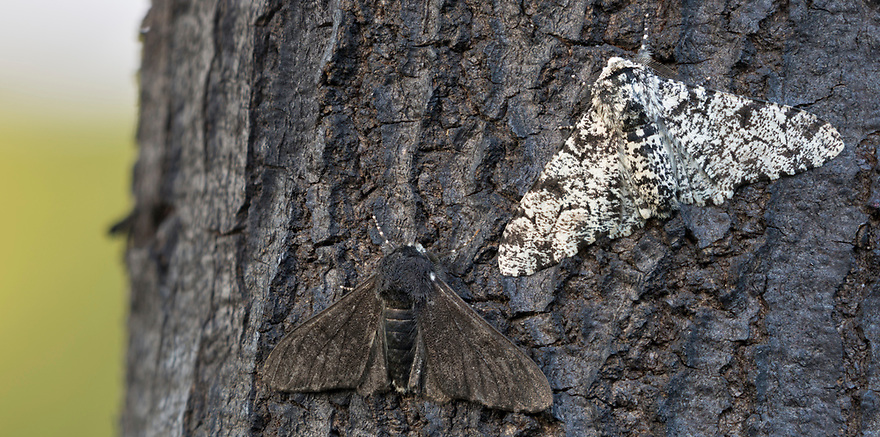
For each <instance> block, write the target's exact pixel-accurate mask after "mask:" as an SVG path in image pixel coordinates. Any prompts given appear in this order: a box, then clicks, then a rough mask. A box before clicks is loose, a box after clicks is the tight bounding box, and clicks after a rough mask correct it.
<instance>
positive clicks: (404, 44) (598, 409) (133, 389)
mask: <svg viewBox="0 0 880 437" xmlns="http://www.w3.org/2000/svg"><path fill="white" fill-rule="evenodd" d="M646 12H649V13H651V14H652V15H653V18H652V19H651V21H650V24H649V32H650V34H651V39H652V46H653V47H654V52H655V58H657V59H659V60H660V61H662V62H663V63H665V64H667V65H668V66H670V67H671V68H673V69H677V73H678V75H679V77H680V78H681V79H683V80H685V81H689V82H692V83H699V84H703V85H708V86H710V87H713V88H717V89H721V90H726V91H732V92H735V93H738V94H743V95H749V96H755V97H760V98H766V99H769V100H773V101H777V102H781V103H787V104H792V105H796V106H798V107H801V108H804V109H807V110H809V111H811V112H813V113H815V114H817V115H818V116H820V117H822V118H824V119H826V120H828V121H830V122H831V123H832V124H833V125H834V126H836V127H837V128H838V129H839V130H840V132H841V133H842V135H843V137H844V140H845V141H846V145H847V147H846V150H845V151H844V152H843V153H842V154H841V155H840V156H839V157H838V158H837V159H835V160H833V161H832V162H830V163H829V164H827V165H825V166H824V167H822V168H819V169H816V170H813V171H810V172H807V173H804V174H801V175H798V176H795V177H789V178H784V179H783V180H780V181H777V182H774V183H769V184H768V183H762V184H755V185H750V186H746V187H743V188H741V189H740V190H739V191H738V192H737V194H736V195H735V197H734V198H733V199H732V200H731V201H729V202H727V203H726V204H725V205H724V206H722V207H705V208H688V209H686V210H684V211H683V212H682V213H681V214H679V215H676V216H675V217H673V218H672V219H669V220H666V221H652V222H650V223H649V225H648V226H647V227H646V228H645V229H643V230H642V231H639V232H637V233H636V234H634V235H633V236H631V237H628V238H623V239H619V240H615V241H604V242H600V243H598V244H595V245H593V246H590V247H589V248H587V249H586V250H585V251H583V252H582V253H581V254H580V256H578V257H574V258H572V259H570V260H568V261H566V262H563V263H562V264H561V265H559V266H557V267H554V268H552V269H549V270H546V271H543V272H540V273H538V274H536V275H534V276H531V277H526V278H519V279H512V278H504V277H502V276H500V275H499V273H498V268H497V264H496V258H495V250H496V248H497V242H498V239H499V237H500V235H501V231H502V230H503V228H504V225H505V224H506V222H507V220H508V218H509V217H510V212H511V210H512V208H513V207H514V206H515V205H516V203H517V202H518V201H519V199H520V197H521V196H522V195H523V193H524V192H525V191H526V190H527V189H528V188H529V186H530V184H531V183H532V182H533V181H534V180H535V179H536V178H537V175H538V173H539V172H540V170H541V168H542V167H543V165H544V164H545V163H546V162H547V160H548V159H549V157H550V156H551V155H552V154H553V153H554V152H555V150H556V149H557V147H559V146H560V144H561V143H562V141H563V140H564V138H565V136H566V135H567V134H568V131H564V130H563V131H561V130H559V129H557V127H558V126H562V125H568V124H571V123H572V122H573V121H574V120H576V119H577V118H579V116H580V114H581V113H583V111H584V110H585V109H586V108H585V105H586V104H587V99H586V97H587V95H586V94H587V92H588V87H585V86H584V85H583V84H582V82H583V81H586V82H589V81H590V80H591V76H593V75H595V74H596V73H597V72H598V71H599V69H600V68H601V67H602V66H603V65H604V62H605V60H606V59H607V58H608V57H610V56H612V55H621V54H623V55H626V54H627V53H629V52H630V51H632V50H634V49H636V48H637V46H638V44H639V42H640V37H641V33H642V30H641V29H642V16H643V15H644V14H645V13H646ZM143 41H144V58H143V67H142V70H141V87H142V94H141V119H140V129H139V132H138V141H139V144H140V148H141V151H140V159H139V161H138V163H137V166H136V168H135V178H134V192H135V196H136V199H137V208H136V210H135V213H134V215H133V216H132V220H131V223H132V225H133V227H132V230H131V232H132V233H131V237H130V242H131V244H130V247H129V249H128V253H127V261H128V266H129V269H130V274H131V281H132V282H131V284H132V285H131V314H130V316H129V322H128V323H129V329H130V344H129V351H128V363H127V369H128V376H127V380H126V383H127V394H126V402H125V406H124V411H123V415H122V431H123V434H124V435H126V436H176V435H193V436H223V435H302V436H326V435H398V434H405V435H608V436H612V435H624V434H631V435H664V434H665V435H675V436H681V435H747V434H748V435H775V436H804V435H840V436H855V435H880V431H878V430H880V367H878V365H880V352H878V351H880V347H878V346H880V281H878V273H877V272H878V271H880V213H878V208H880V182H878V179H880V178H878V173H880V166H878V158H880V156H878V153H880V152H878V144H880V112H878V105H877V102H880V56H878V53H880V4H878V2H877V1H876V0H864V1H861V0H849V1H836V0H831V1H812V2H804V1H793V2H784V1H777V0H756V1H753V2H742V1H733V2H728V1H720V0H709V1H706V2H661V3H655V4H650V5H647V4H638V3H629V2H626V1H623V2H615V1H610V2H592V1H579V0H575V1H568V2H544V1H529V0H527V1H525V2H507V1H499V2H495V3H492V2H486V1H476V0H474V1H471V0H466V1H460V2H454V1H443V0H418V1H408V0H388V1H383V2H372V1H362V2H361V1H357V0H338V1H324V2H321V1H285V2H282V1H280V0H262V1H254V2H234V1H222V0H189V1H187V0H179V1H174V2H172V1H168V0H154V2H153V7H152V9H151V10H150V12H149V14H148V16H147V17H146V19H145V23H144V36H143ZM372 214H375V215H376V216H377V217H378V221H379V222H380V223H381V224H382V225H383V227H384V228H385V230H386V233H388V234H389V238H391V239H392V240H393V241H396V242H410V241H413V240H415V241H419V242H422V243H423V244H424V245H425V246H427V247H429V248H431V249H433V251H434V252H436V253H440V254H444V253H446V254H451V253H454V254H455V255H454V256H446V257H445V258H444V259H445V261H446V263H445V264H446V266H447V268H448V270H449V271H450V275H449V276H450V279H452V285H453V287H454V288H456V290H457V291H458V292H459V293H460V294H461V295H462V296H463V297H464V298H465V299H466V300H467V301H468V302H469V303H471V305H472V306H473V307H474V308H475V309H477V311H479V312H480V313H481V314H482V315H484V316H485V317H486V318H487V319H488V320H489V321H490V322H491V323H492V324H494V325H495V326H496V327H498V328H499V329H500V330H501V331H502V332H504V333H506V334H507V335H508V336H509V337H510V338H511V339H513V340H514V342H516V343H518V344H519V345H521V346H522V347H523V348H524V349H526V350H527V352H528V353H529V354H530V355H531V356H532V357H533V358H534V359H535V361H536V362H537V363H538V364H539V365H540V366H541V367H542V369H543V370H544V372H545V373H546V375H547V376H548V378H549V380H550V384H551V386H552V388H553V390H554V404H553V407H552V409H551V410H549V411H547V412H545V413H542V414H535V415H525V414H506V413H504V412H499V411H492V410H487V409H483V408H481V407H479V406H477V405H473V404H469V403H466V402H454V403H451V404H447V405H436V404H433V403H431V402H428V401H424V400H422V399H419V398H417V397H412V396H399V395H396V394H389V395H387V396H372V397H369V398H366V399H364V398H361V397H359V396H357V395H354V394H352V393H350V392H336V393H325V394H314V395H303V394H293V395H285V394H279V393H275V392H272V391H270V390H267V388H266V387H265V385H264V384H263V383H262V382H261V374H260V369H261V365H262V363H263V361H264V360H265V358H266V356H267V355H268V352H269V351H270V350H271V348H272V347H273V346H274V345H275V344H276V343H277V341H278V340H279V339H280V337H281V336H282V335H283V333H284V332H286V331H289V330H290V329H291V328H292V327H293V326H295V325H297V324H298V323H300V322H302V321H303V320H304V319H305V318H306V317H308V316H310V315H312V314H314V313H315V312H317V311H319V310H320V309H322V308H325V307H326V306H328V305H329V304H330V303H331V302H333V301H335V300H336V299H338V298H339V297H340V296H341V295H342V294H343V293H344V288H343V287H344V286H353V285H355V284H356V283H357V282H358V281H359V280H361V279H363V278H365V277H366V275H367V274H368V273H369V272H370V271H371V270H372V269H373V267H374V266H375V264H376V261H377V260H378V258H379V254H380V248H379V245H378V243H380V239H379V237H378V235H377V233H376V232H375V230H374V226H373V224H372V220H371V215H372ZM453 249H459V250H458V251H457V252H452V250H453Z"/></svg>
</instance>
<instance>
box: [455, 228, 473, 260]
mask: <svg viewBox="0 0 880 437" xmlns="http://www.w3.org/2000/svg"><path fill="white" fill-rule="evenodd" d="M479 233H480V230H479V229H477V230H476V231H474V235H471V238H468V241H465V242H464V244H462V245H460V246H458V247H456V248H455V249H452V251H450V254H451V255H452V256H453V257H454V256H455V255H456V254H457V253H458V250H459V249H461V248H462V247H467V246H468V245H469V244H471V241H474V238H477V234H479Z"/></svg>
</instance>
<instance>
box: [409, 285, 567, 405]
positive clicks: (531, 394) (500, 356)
mask: <svg viewBox="0 0 880 437" xmlns="http://www.w3.org/2000/svg"><path fill="white" fill-rule="evenodd" d="M433 283H434V291H435V292H434V293H432V295H431V296H430V297H429V298H428V299H427V301H426V302H425V307H424V309H423V310H422V312H421V313H420V314H419V318H418V323H419V333H420V335H421V341H422V344H423V346H424V360H425V361H424V370H423V377H424V390H425V394H426V395H427V396H428V397H430V398H433V399H437V400H440V401H444V400H448V399H464V400H469V401H472V402H478V403H480V404H483V405H486V406H488V407H491V408H496V409H501V410H507V411H526V412H537V411H542V410H545V409H547V408H548V407H550V405H551V404H552V403H553V393H552V391H551V390H550V385H549V384H548V382H547V378H546V377H545V376H544V374H543V373H542V372H541V369H539V368H538V366H537V365H535V363H534V362H533V361H532V360H531V359H530V358H529V357H528V356H526V354H525V353H523V352H522V351H521V350H520V349H519V348H517V347H516V346H515V345H514V344H513V343H511V342H510V340H508V339H507V337H505V336H504V335H502V334H501V333H500V332H498V331H497V330H495V328H493V327H492V326H491V325H489V324H488V323H486V321H485V320H483V318H482V317H480V316H479V314H477V313H476V312H475V311H474V310H472V309H471V308H470V307H469V306H468V305H467V304H466V303H465V302H464V301H463V300H461V298H460V297H458V295H457V294H455V292H454V291H452V289H451V288H449V285H447V284H446V283H444V282H443V281H441V280H439V279H436V280H434V281H433Z"/></svg>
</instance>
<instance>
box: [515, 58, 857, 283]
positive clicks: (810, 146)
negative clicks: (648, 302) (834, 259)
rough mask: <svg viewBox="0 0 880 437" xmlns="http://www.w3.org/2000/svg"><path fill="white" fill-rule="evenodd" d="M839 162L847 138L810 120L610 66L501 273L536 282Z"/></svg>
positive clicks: (541, 182)
mask: <svg viewBox="0 0 880 437" xmlns="http://www.w3.org/2000/svg"><path fill="white" fill-rule="evenodd" d="M841 150H843V141H841V139H840V134H838V133H837V131H836V130H835V129H834V128H833V127H832V126H831V125H830V124H828V123H826V122H824V121H822V120H820V119H818V118H816V117H815V116H814V115H812V114H809V113H807V112H804V111H800V110H797V109H794V108H792V107H790V106H785V105H779V104H775V103H770V102H763V101H759V100H753V99H749V98H745V97H741V96H736V95H733V94H728V93H723V92H719V91H713V90H710V89H706V88H703V87H699V86H689V85H685V84H684V83H681V82H678V81H675V80H670V79H666V78H661V77H659V76H658V75H656V74H654V73H653V72H652V71H651V70H650V69H649V68H647V67H646V66H644V65H641V64H637V63H634V62H630V61H627V60H625V59H621V58H611V59H610V60H609V61H608V65H607V66H606V67H605V69H604V70H603V71H602V73H601V74H600V75H599V78H598V79H597V80H596V82H595V84H594V85H593V87H592V107H591V109H590V110H589V111H588V112H587V113H586V114H584V116H583V117H582V118H581V120H580V121H579V122H578V124H577V125H576V128H575V132H574V133H573V134H572V136H571V137H570V138H569V139H568V141H566V142H565V145H564V146H563V147H562V149H561V150H559V151H558V152H557V153H556V154H555V155H554V156H553V158H552V159H551V160H550V162H549V163H548V164H547V166H546V167H544V171H543V172H542V173H541V175H540V176H539V177H538V180H537V182H536V183H535V185H534V186H533V187H532V188H531V189H530V190H529V191H528V192H527V193H526V194H525V196H523V198H522V201H521V202H520V204H519V208H518V209H517V211H516V212H515V214H514V218H513V219H512V220H511V221H510V223H509V224H508V225H507V228H506V229H505V230H504V234H503V236H502V238H501V245H500V247H499V249H498V265H499V267H500V269H501V273H502V274H504V275H509V276H519V275H529V274H532V273H534V272H536V271H537V270H540V269H542V268H545V267H548V266H551V265H553V264H556V263H558V262H559V261H561V260H562V259H564V258H567V257H569V256H572V255H574V254H576V253H577V252H578V250H579V248H581V247H584V246H586V245H589V244H591V243H593V242H594V241H596V239H597V238H598V237H600V236H608V237H610V238H616V237H623V236H627V235H629V234H631V233H632V232H633V230H635V229H637V228H638V227H641V226H642V225H644V223H645V221H646V220H647V219H648V218H650V217H659V218H663V217H667V216H668V215H669V214H670V213H671V212H672V211H673V210H676V209H678V206H679V204H680V203H689V204H697V205H704V204H707V203H711V204H715V205H719V204H721V203H722V202H724V200H725V199H728V198H730V197H731V196H732V195H733V190H734V188H736V187H737V186H739V185H741V184H744V183H749V182H754V181H757V180H759V179H770V180H772V179H776V178H778V177H779V176H780V175H792V174H795V173H798V172H801V171H804V170H807V169H810V168H813V167H818V166H820V165H822V164H823V163H825V162H826V161H828V160H830V159H831V158H833V157H835V156H837V154H838V153H840V151H841Z"/></svg>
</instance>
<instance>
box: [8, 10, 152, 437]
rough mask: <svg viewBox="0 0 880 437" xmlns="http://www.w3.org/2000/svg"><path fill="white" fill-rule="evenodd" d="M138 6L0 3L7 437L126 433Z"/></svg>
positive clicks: (142, 11)
mask: <svg viewBox="0 0 880 437" xmlns="http://www.w3.org/2000/svg"><path fill="white" fill-rule="evenodd" d="M146 10H147V2H146V0H143V1H140V0H139V1H132V0H126V1H122V2H120V1H118V0H117V1H110V0H103V1H95V0H84V1H82V2H63V1H60V0H58V1H48V2H28V1H26V0H13V1H10V0H6V1H5V2H4V4H3V5H2V6H0V208H2V213H0V430H2V431H0V434H2V435H4V436H5V435H8V436H99V437H100V436H110V435H116V434H118V421H119V418H118V415H119V410H120V405H121V401H122V382H123V374H124V373H123V362H124V346H125V339H126V334H125V330H124V328H125V317H126V302H127V288H128V287H127V283H126V279H125V272H124V269H123V258H122V257H123V249H124V244H125V241H124V238H110V237H109V236H108V234H107V230H108V229H109V227H110V226H111V225H112V224H113V223H114V222H115V221H117V220H119V219H121V218H123V217H124V216H125V215H126V214H127V212H128V210H129V208H130V206H131V199H130V194H129V192H130V189H129V187H130V180H131V167H132V165H133V163H134V160H135V157H136V148H135V145H134V131H135V117H136V98H135V96H136V69H137V65H138V62H139V61H138V59H139V45H138V43H137V32H138V26H139V23H140V20H141V19H142V17H143V15H144V14H145V13H146Z"/></svg>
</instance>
